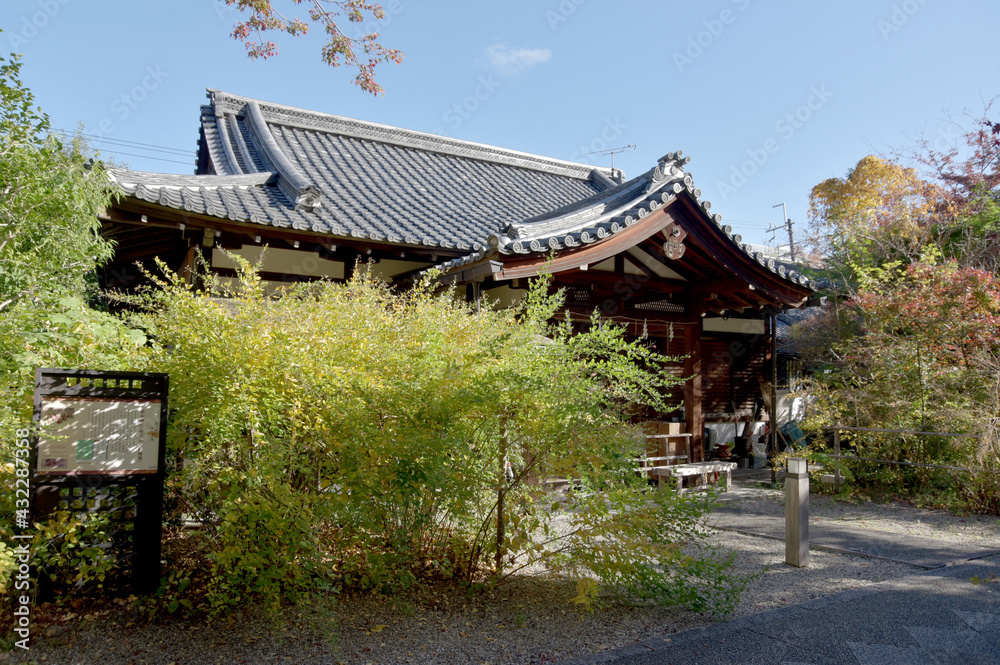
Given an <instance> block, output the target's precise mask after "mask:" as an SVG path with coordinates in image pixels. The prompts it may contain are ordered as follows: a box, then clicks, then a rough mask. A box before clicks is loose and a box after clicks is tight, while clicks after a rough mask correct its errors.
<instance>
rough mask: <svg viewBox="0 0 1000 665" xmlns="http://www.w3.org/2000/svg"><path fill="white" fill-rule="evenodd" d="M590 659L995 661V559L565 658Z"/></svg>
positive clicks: (633, 664) (693, 664) (806, 664)
mask: <svg viewBox="0 0 1000 665" xmlns="http://www.w3.org/2000/svg"><path fill="white" fill-rule="evenodd" d="M593 663H615V664H616V665H666V664H668V663H677V664H678V665H680V664H683V665H714V664H720V665H721V664H723V663H726V664H729V663H740V664H742V663H746V664H748V665H772V664H773V665H952V664H954V665H960V664H961V665H997V663H1000V557H996V556H995V557H990V558H987V559H982V560H979V561H974V562H968V563H962V564H957V565H952V566H947V567H943V568H938V569H936V570H932V571H928V572H925V573H921V574H918V575H911V576H908V577H903V578H899V579H896V580H891V581H889V582H883V583H881V584H873V585H871V586H867V587H863V588H859V589H853V590H851V591H845V592H843V593H839V594H836V595H834V596H828V597H826V598H821V599H818V600H815V601H810V602H808V603H804V604H802V605H796V606H793V607H786V608H782V609H779V610H774V611H771V612H765V613H763V614H757V615H752V616H747V617H743V618H741V619H736V620H734V621H729V622H726V623H718V624H713V625H711V626H707V627H705V628H699V629H695V630H689V631H686V632H683V633H677V634H675V635H672V636H670V637H668V638H656V639H653V640H647V641H645V642H640V643H638V644H635V645H632V646H629V647H625V648H623V649H616V650H613V651H607V652H601V653H596V654H591V655H589V656H584V657H582V658H577V659H573V660H569V661H564V665H571V664H572V665H590V664H593Z"/></svg>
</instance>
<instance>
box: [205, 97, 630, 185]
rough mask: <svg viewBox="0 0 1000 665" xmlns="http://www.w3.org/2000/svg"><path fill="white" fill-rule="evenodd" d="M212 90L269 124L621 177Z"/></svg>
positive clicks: (217, 104) (228, 108) (217, 101)
mask: <svg viewBox="0 0 1000 665" xmlns="http://www.w3.org/2000/svg"><path fill="white" fill-rule="evenodd" d="M207 90H208V96H209V98H210V99H211V102H212V106H213V107H214V108H216V109H217V110H218V111H219V112H223V113H233V114H237V115H239V114H241V113H243V111H244V107H245V106H247V105H248V104H250V103H256V104H257V105H258V106H259V108H260V110H261V112H262V114H263V117H264V119H265V120H266V121H267V122H269V123H274V124H279V125H285V126H289V127H297V128H300V129H307V130H313V131H321V132H329V133H334V134H340V135H343V136H349V137H352V138H358V139H366V140H370V141H376V142H379V143H388V144H392V145H398V146H403V147H407V148H414V149H417V150H426V151H429V152H437V153H441V154H445V155H453V156H456V157H466V158H469V159H475V160H480V161H486V162H494V163H497V164H506V165H508V166H516V167H520V168H524V169H530V170H533V171H541V172H544V173H551V174H554V175H561V176H567V177H571V178H578V179H580V180H592V179H593V178H592V175H591V174H592V172H593V171H595V170H596V171H598V172H599V173H601V174H602V175H605V176H607V177H608V178H609V179H612V180H613V179H614V178H615V177H616V175H617V174H618V173H620V169H615V170H612V169H610V168H605V167H596V168H595V167H594V166H593V165H592V164H581V163H579V162H571V161H566V160H562V159H555V158H552V157H545V156H543V155H536V154H533V153H529V152H522V151H519V150H510V149H508V148H500V147H497V146H492V145H488V144H485V143H476V142H473V141H464V140H462V139H454V138H450V137H447V136H440V135H438V134H431V133H429V132H421V131H417V130H412V129H403V128H400V127H394V126H392V125H384V124H381V123H376V122H370V121H367V120H356V119H354V118H348V117H345V116H340V115H334V114H331V113H321V112H319V111H311V110H308V109H303V108H299V107H295V106H288V105H285V104H276V103H273V102H267V101H263V100H258V99H253V98H251V97H243V96H240V95H234V94H232V93H228V92H224V91H222V90H214V89H212V88H208V89H207Z"/></svg>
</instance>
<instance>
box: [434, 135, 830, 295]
mask: <svg viewBox="0 0 1000 665" xmlns="http://www.w3.org/2000/svg"><path fill="white" fill-rule="evenodd" d="M690 161H691V159H690V157H684V156H683V154H682V153H681V152H680V151H677V152H676V153H673V152H671V153H668V154H667V155H665V156H664V157H662V158H661V159H660V161H659V163H658V164H657V165H656V167H655V168H653V169H651V170H649V171H647V172H646V173H644V174H642V175H640V176H638V177H637V178H634V179H632V180H630V181H628V182H625V183H623V184H621V185H618V186H617V187H614V188H612V189H609V190H607V191H605V192H602V193H599V194H595V195H593V196H590V197H588V198H587V199H584V200H582V201H578V202H576V203H574V204H571V205H569V206H565V207H563V208H561V209H558V210H555V211H553V212H551V213H549V214H547V215H541V216H538V217H535V218H533V219H530V220H526V221H525V222H523V223H517V224H509V225H507V226H505V227H503V228H502V229H501V230H500V232H499V233H494V234H492V235H490V236H489V237H488V238H487V241H486V244H487V247H484V248H483V249H481V250H479V251H478V252H476V253H474V254H471V255H469V256H464V257H459V258H456V259H453V260H451V261H449V262H447V263H445V264H443V265H442V266H441V267H442V268H443V269H444V270H445V271H446V272H447V271H449V270H454V269H457V268H462V267H465V266H467V265H470V264H472V263H475V262H476V261H478V260H481V259H484V258H486V257H488V256H491V255H493V254H496V253H499V254H507V255H510V254H531V253H548V252H551V251H553V250H561V249H565V248H573V247H581V246H583V245H590V244H594V243H599V242H601V241H602V240H605V239H607V238H610V237H612V236H613V235H615V234H617V233H619V232H621V231H624V230H625V229H626V228H628V227H630V226H632V225H633V224H635V223H636V222H637V221H639V220H640V219H642V218H643V217H645V216H646V215H648V214H649V213H651V212H653V211H654V210H657V209H659V208H661V207H663V206H665V205H670V204H671V203H673V201H674V200H675V199H676V198H677V197H678V196H687V197H690V198H691V199H692V201H693V203H694V204H695V205H696V206H697V207H698V208H700V209H701V211H702V212H703V213H704V214H705V215H706V216H707V217H708V218H709V219H710V220H712V222H713V223H714V224H715V226H716V227H717V229H718V230H719V231H720V232H721V233H722V234H723V236H724V237H725V239H726V240H727V241H728V242H730V243H732V244H733V245H735V246H736V247H738V248H739V249H740V251H742V252H743V253H744V254H746V255H747V256H748V257H749V258H750V259H751V260H753V261H755V262H756V263H758V264H759V265H760V266H763V267H764V268H766V269H767V270H769V271H770V272H772V273H774V274H776V275H778V276H780V277H782V278H783V279H785V280H788V281H790V282H792V283H795V284H798V285H800V286H806V287H809V288H811V289H814V290H815V288H816V284H815V283H814V282H813V281H811V280H810V279H809V278H808V277H806V276H805V275H802V274H801V273H799V272H797V271H796V270H795V269H794V266H790V265H789V264H786V263H783V262H781V261H775V260H774V259H773V258H771V257H768V256H765V255H764V254H762V253H760V252H758V251H755V248H754V247H753V246H752V245H751V244H749V243H744V242H743V238H742V237H741V236H740V235H739V234H734V233H733V228H732V227H731V226H728V225H725V224H723V223H722V215H719V214H713V213H711V212H710V210H711V208H712V204H711V203H710V202H709V201H703V200H702V198H701V190H700V189H697V188H695V186H694V180H693V179H692V177H691V175H690V174H689V173H687V172H686V171H685V170H684V166H685V165H686V164H687V163H688V162H690Z"/></svg>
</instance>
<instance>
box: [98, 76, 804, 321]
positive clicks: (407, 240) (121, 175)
mask: <svg viewBox="0 0 1000 665" xmlns="http://www.w3.org/2000/svg"><path fill="white" fill-rule="evenodd" d="M208 96H209V99H210V103H209V104H207V105H205V106H202V108H201V128H200V141H199V148H198V155H197V158H196V164H197V166H196V171H197V173H196V174H195V175H186V176H185V175H169V174H156V173H143V172H136V171H129V170H125V169H112V170H111V171H110V176H111V178H112V180H113V181H114V182H116V183H117V184H118V185H119V186H120V187H121V189H122V190H123V192H124V193H125V194H126V196H127V197H129V198H130V199H132V200H133V203H134V204H135V205H136V206H139V207H141V206H143V205H146V204H153V205H154V206H159V207H163V208H168V209H173V210H178V211H183V212H185V213H192V214H195V215H199V216H202V217H205V218H209V219H211V218H217V219H220V220H225V221H229V222H235V223H237V224H243V225H250V226H253V225H259V226H268V227H274V228H277V229H284V230H285V231H282V233H284V234H285V235H288V233H289V232H292V233H293V234H294V232H296V231H300V232H305V233H307V234H308V233H311V234H313V235H314V236H315V235H316V234H320V235H322V236H324V237H326V238H328V239H330V240H331V241H332V244H335V243H337V242H339V239H344V241H345V242H347V244H350V242H348V241H355V243H354V244H362V245H363V244H365V243H375V244H381V245H383V246H385V245H395V246H399V247H401V248H405V247H413V246H415V247H420V248H427V249H430V250H433V249H435V248H441V249H445V250H448V251H446V252H444V255H445V256H449V255H450V256H459V258H457V259H454V260H452V261H449V262H448V263H445V264H444V265H443V266H441V267H443V268H444V271H445V274H446V275H447V274H449V273H451V274H452V279H464V277H463V275H466V274H471V275H474V277H475V278H476V279H479V278H481V277H483V276H484V275H486V274H487V273H488V274H492V275H493V276H495V277H498V278H501V279H508V278H509V279H517V278H519V277H520V276H525V275H528V274H531V273H532V271H534V270H535V269H536V267H537V266H538V265H540V264H541V263H542V262H544V261H545V260H546V257H547V255H549V254H550V253H552V252H556V253H557V254H558V258H557V260H556V262H557V263H560V265H562V266H563V267H562V269H563V270H569V269H570V267H578V268H582V269H586V267H587V265H589V264H588V261H589V262H591V263H590V264H593V262H596V261H601V260H604V259H606V258H607V257H608V256H611V255H617V254H621V253H622V252H629V253H631V254H632V256H633V257H639V258H640V259H641V260H643V261H647V260H653V259H655V261H657V262H659V263H658V264H656V265H646V268H647V269H648V270H651V271H652V272H653V273H655V274H657V275H658V276H660V277H663V278H669V279H680V280H685V279H686V280H688V281H689V282H691V283H694V282H699V281H706V280H711V281H712V282H713V283H712V288H713V289H714V290H712V291H710V293H711V294H715V293H717V292H718V291H719V287H721V286H725V284H723V282H724V280H725V279H726V278H729V277H731V278H733V281H732V284H730V285H731V286H732V285H735V287H738V288H739V289H742V290H746V291H753V290H754V289H756V288H758V287H761V288H762V294H763V293H767V294H768V298H769V299H770V300H771V301H774V302H783V303H785V304H788V305H792V304H794V303H798V302H800V301H802V300H803V299H804V295H803V294H804V293H805V292H806V291H808V290H810V289H811V288H812V285H811V283H810V282H809V281H808V280H807V279H806V278H805V277H804V276H802V275H800V274H798V273H797V272H796V271H795V270H794V269H789V267H787V266H785V265H783V264H780V263H776V262H775V261H774V260H773V259H769V258H768V257H765V256H763V255H761V254H760V253H759V252H756V251H755V249H754V248H752V247H751V246H750V245H748V244H745V243H743V242H742V239H741V238H740V236H738V235H734V234H733V232H732V228H730V227H729V226H725V225H723V224H722V217H721V215H717V214H713V213H711V212H710V208H711V205H710V204H709V203H708V202H707V201H702V200H701V191H700V190H698V189H696V188H695V187H694V183H693V180H692V178H691V175H690V174H689V173H687V171H686V169H685V166H686V164H687V163H688V162H689V161H690V160H689V158H687V157H684V156H683V155H682V154H681V153H680V152H676V153H668V154H667V155H665V156H664V157H663V158H661V159H660V160H659V162H658V163H657V165H656V166H655V167H654V168H652V169H650V170H649V171H647V172H646V173H644V174H642V175H640V176H638V177H636V178H634V179H632V180H630V181H628V182H620V181H619V180H617V179H616V177H615V176H616V172H613V171H611V170H610V169H595V168H593V167H592V166H590V165H586V164H577V163H573V162H567V161H563V160H557V159H550V158H547V157H542V156H539V155H532V154H528V153H524V152H518V151H514V150H505V149H503V148H497V147H493V146H487V145H483V144H478V143H471V142H467V141H459V140H455V139H450V138H446V137H441V136H436V135H433V134H427V133H423V132H415V131H410V130H405V129H400V128H397V127H389V126H386V125H380V124H376V123H370V122H364V121H360V120H353V119H350V118H344V117H341V116H335V115H330V114H325V113H317V112H314V111H307V110H304V109H298V108H293V107H289V106H283V105H280V104H272V103H268V102H262V101H258V100H254V99H250V98H247V97H240V96H236V95H231V94H228V93H224V92H220V91H216V90H210V91H209V95H208ZM142 202H145V203H142ZM126 205H128V204H127V203H126ZM147 207H148V206H147ZM678 222H683V223H684V227H685V228H684V229H683V233H684V234H685V235H686V234H690V235H691V238H690V240H689V241H688V245H689V246H690V250H691V251H689V252H688V256H687V258H683V259H682V260H680V261H677V260H676V258H678V257H671V256H667V254H671V252H668V251H666V245H663V244H662V240H664V239H665V240H667V244H670V243H671V242H672V241H671V239H670V238H668V237H666V236H664V238H663V239H661V240H659V241H658V240H656V238H655V237H654V236H657V234H661V232H662V234H666V233H668V232H670V233H675V234H679V233H681V230H680V229H678V228H677V223H678ZM251 233H252V231H251ZM680 241H683V238H680ZM640 244H642V245H643V246H642V247H640V246H639V245H640ZM679 251H681V255H683V249H680V250H679ZM577 259H579V260H578V261H577ZM574 261H577V262H578V263H579V264H580V265H579V266H576V264H575V263H574ZM675 268H676V270H678V271H680V272H679V273H678V272H676V271H675V270H674V269H675ZM685 268H686V269H687V270H686V272H685V270H684V269H685ZM535 274H537V272H536V273H535ZM740 284H742V286H739V285H740ZM731 300H732V301H733V302H735V303H736V304H737V305H739V304H741V303H750V304H753V303H755V302H759V298H756V297H755V296H747V295H746V294H744V296H743V297H734V298H732V299H731Z"/></svg>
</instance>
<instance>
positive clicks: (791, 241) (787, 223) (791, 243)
mask: <svg viewBox="0 0 1000 665" xmlns="http://www.w3.org/2000/svg"><path fill="white" fill-rule="evenodd" d="M778 206H781V219H782V224H781V225H780V226H769V227H768V229H767V231H768V232H771V231H777V230H778V229H780V228H784V229H785V230H786V231H788V253H789V254H790V255H791V257H792V261H795V235H794V234H793V233H792V220H791V219H789V218H788V211H787V210H786V208H785V204H784V203H775V204H774V205H773V206H771V207H772V208H777V207H778Z"/></svg>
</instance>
